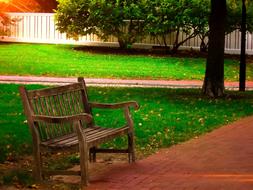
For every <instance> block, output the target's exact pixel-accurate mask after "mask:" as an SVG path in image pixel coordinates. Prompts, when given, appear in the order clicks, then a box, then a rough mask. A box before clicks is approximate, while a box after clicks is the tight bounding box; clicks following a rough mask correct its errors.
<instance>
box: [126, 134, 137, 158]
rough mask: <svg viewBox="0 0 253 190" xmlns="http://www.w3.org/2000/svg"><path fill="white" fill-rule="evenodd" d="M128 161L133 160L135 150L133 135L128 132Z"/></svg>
mask: <svg viewBox="0 0 253 190" xmlns="http://www.w3.org/2000/svg"><path fill="white" fill-rule="evenodd" d="M127 136H128V161H129V163H131V162H135V151H134V135H133V133H128V135H127Z"/></svg>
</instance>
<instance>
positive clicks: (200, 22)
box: [146, 0, 210, 51]
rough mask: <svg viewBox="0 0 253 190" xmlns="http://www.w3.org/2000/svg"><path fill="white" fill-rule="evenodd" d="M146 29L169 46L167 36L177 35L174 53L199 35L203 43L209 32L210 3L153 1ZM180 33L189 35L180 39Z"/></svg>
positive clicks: (170, 0)
mask: <svg viewBox="0 0 253 190" xmlns="http://www.w3.org/2000/svg"><path fill="white" fill-rule="evenodd" d="M149 8H150V9H149V11H148V15H147V25H146V28H147V30H148V32H149V33H150V34H151V35H153V36H156V37H158V36H160V37H161V38H162V39H163V45H165V46H167V42H166V38H167V34H169V33H171V32H173V33H175V40H174V43H173V49H172V51H177V49H178V48H179V47H180V46H181V45H182V44H184V43H185V42H186V41H187V40H189V39H191V38H194V37H196V36H197V35H199V36H200V37H201V39H203V41H204V40H205V37H206V36H207V32H208V29H207V28H208V15H209V12H210V10H209V9H210V8H209V1H208V0H204V1H199V0H179V1H175V0H157V1H151V2H150V6H149ZM180 32H183V33H185V34H187V36H186V38H184V39H181V40H180V39H179V34H180Z"/></svg>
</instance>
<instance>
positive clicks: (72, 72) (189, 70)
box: [0, 43, 253, 81]
mask: <svg viewBox="0 0 253 190" xmlns="http://www.w3.org/2000/svg"><path fill="white" fill-rule="evenodd" d="M238 65H239V63H238V61H236V60H225V80H227V81H238V73H239V72H238ZM204 72H205V59H204V58H175V57H169V56H168V57H157V56H156V57H154V56H149V55H118V54H117V55H116V54H96V53H91V52H87V51H80V50H79V51H78V50H77V46H72V45H39V44H8V43H2V44H0V75H36V76H62V77H74V76H84V77H93V78H129V79H174V80H180V79H190V80H194V79H196V80H203V77H204ZM247 80H253V64H248V68H247Z"/></svg>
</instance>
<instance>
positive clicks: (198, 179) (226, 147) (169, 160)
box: [87, 116, 253, 190]
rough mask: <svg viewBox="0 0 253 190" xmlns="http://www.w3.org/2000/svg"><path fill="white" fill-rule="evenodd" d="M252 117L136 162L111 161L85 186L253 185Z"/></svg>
mask: <svg viewBox="0 0 253 190" xmlns="http://www.w3.org/2000/svg"><path fill="white" fill-rule="evenodd" d="M252 145H253V117H252V116H251V117H247V118H244V119H242V120H240V121H237V122H235V123H233V124H230V125H227V126H224V127H222V128H219V129H217V130H215V131H213V132H211V133H209V134H207V135H204V136H201V137H199V138H198V139H193V140H190V141H188V142H186V143H182V144H180V145H176V146H174V147H171V148H169V149H162V150H161V151H159V152H158V153H156V154H154V155H152V156H150V157H148V158H146V159H144V160H140V161H137V162H136V163H135V164H131V165H129V164H127V163H118V164H112V165H109V166H108V167H107V169H106V168H105V169H104V170H103V171H102V172H100V173H98V174H96V175H92V176H91V181H90V186H89V187H88V188H87V190H95V189H98V190H106V189H108V190H109V189H110V190H116V189H119V190H121V189H123V190H124V189H128V190H132V189H133V190H135V189H136V190H144V189H150V190H151V189H152V190H159V189H166V190H183V189H185V190H196V189H200V190H252V189H253V148H252Z"/></svg>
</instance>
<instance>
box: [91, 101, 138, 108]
mask: <svg viewBox="0 0 253 190" xmlns="http://www.w3.org/2000/svg"><path fill="white" fill-rule="evenodd" d="M89 104H90V106H91V107H92V108H107V109H118V108H124V107H133V108H134V109H135V110H138V109H139V105H138V103H137V102H135V101H128V102H120V103H111V104H110V103H97V102H89Z"/></svg>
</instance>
